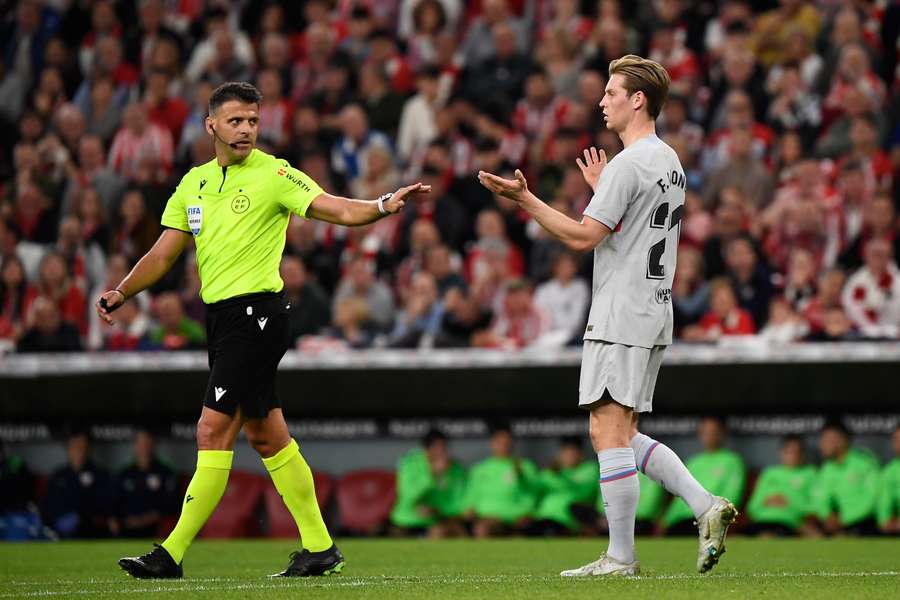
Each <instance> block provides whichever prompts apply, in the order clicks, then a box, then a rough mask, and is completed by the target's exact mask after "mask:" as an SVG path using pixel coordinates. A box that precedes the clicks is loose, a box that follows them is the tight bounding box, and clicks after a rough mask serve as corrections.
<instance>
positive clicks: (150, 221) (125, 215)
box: [110, 189, 159, 262]
mask: <svg viewBox="0 0 900 600" xmlns="http://www.w3.org/2000/svg"><path fill="white" fill-rule="evenodd" d="M119 219H120V221H119V225H118V227H117V228H116V231H115V232H114V235H113V239H112V245H111V247H110V250H111V251H112V252H115V253H117V254H124V255H125V257H126V258H127V259H128V260H129V261H131V262H137V260H138V259H139V258H141V257H142V256H143V255H144V254H146V253H147V251H148V250H150V248H151V247H152V246H153V244H155V243H156V238H157V237H159V224H158V223H157V219H156V217H155V216H154V215H152V214H151V213H150V212H148V210H147V203H146V200H145V199H144V195H143V194H142V193H141V192H140V190H136V189H132V190H129V191H127V192H125V195H124V196H123V197H122V202H121V204H120V205H119Z"/></svg>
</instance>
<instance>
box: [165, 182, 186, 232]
mask: <svg viewBox="0 0 900 600" xmlns="http://www.w3.org/2000/svg"><path fill="white" fill-rule="evenodd" d="M189 176H190V172H188V174H187V175H185V176H184V177H182V178H181V181H180V182H179V183H178V187H176V188H175V191H174V192H172V195H171V196H170V197H169V201H168V202H166V208H165V210H163V214H162V219H160V223H162V226H163V227H168V228H170V229H178V230H179V231H184V232H185V233H190V232H191V227H190V225H188V218H187V209H186V208H185V199H184V196H185V189H186V188H187V184H186V183H185V181H186V180H187V179H188V177H189Z"/></svg>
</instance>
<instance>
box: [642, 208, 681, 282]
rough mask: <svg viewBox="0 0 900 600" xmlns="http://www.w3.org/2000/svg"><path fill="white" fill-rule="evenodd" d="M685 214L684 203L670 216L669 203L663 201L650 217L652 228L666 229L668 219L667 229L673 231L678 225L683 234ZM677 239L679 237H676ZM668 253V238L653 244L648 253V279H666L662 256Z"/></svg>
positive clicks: (679, 233)
mask: <svg viewBox="0 0 900 600" xmlns="http://www.w3.org/2000/svg"><path fill="white" fill-rule="evenodd" d="M683 214H684V204H682V205H680V206H677V207H676V208H675V210H673V211H672V216H671V218H670V217H669V203H668V202H663V203H662V204H660V205H659V206H657V207H656V210H654V211H653V215H651V217H650V229H666V221H668V222H669V223H668V229H667V231H671V230H672V229H673V228H674V227H678V235H679V236H680V235H681V217H682V215H683ZM676 239H677V238H676ZM665 253H666V238H665V237H663V239H661V240H659V241H658V242H656V243H655V244H653V245H652V246H650V251H649V252H648V253H647V279H664V278H665V276H666V268H665V266H664V265H663V264H662V258H663V256H664V255H665Z"/></svg>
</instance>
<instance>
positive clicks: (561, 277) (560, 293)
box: [534, 252, 591, 347]
mask: <svg viewBox="0 0 900 600" xmlns="http://www.w3.org/2000/svg"><path fill="white" fill-rule="evenodd" d="M578 267H579V262H578V257H577V255H573V254H571V253H569V252H561V253H560V254H558V255H557V256H556V259H555V260H554V261H553V278H552V279H550V280H549V281H546V282H544V283H542V284H540V285H538V286H537V288H536V289H535V292H534V305H535V306H536V307H537V308H538V310H540V311H541V312H543V313H544V314H545V315H547V316H548V317H549V318H550V325H549V326H548V328H547V331H546V332H545V333H544V334H543V335H542V336H541V338H540V339H539V340H538V341H537V342H536V343H537V344H540V345H542V346H547V347H559V346H563V345H566V344H568V343H569V342H571V341H572V340H575V339H579V338H580V336H581V334H582V333H583V329H584V321H585V318H586V316H587V307H588V303H589V302H590V298H591V292H590V289H589V288H588V284H587V283H586V282H585V281H584V280H583V279H581V278H580V277H578Z"/></svg>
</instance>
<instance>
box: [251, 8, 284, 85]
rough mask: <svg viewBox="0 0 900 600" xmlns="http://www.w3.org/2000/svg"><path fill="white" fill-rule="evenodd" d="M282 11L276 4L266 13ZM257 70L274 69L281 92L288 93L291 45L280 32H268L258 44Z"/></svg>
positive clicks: (267, 9)
mask: <svg viewBox="0 0 900 600" xmlns="http://www.w3.org/2000/svg"><path fill="white" fill-rule="evenodd" d="M273 9H274V10H278V11H280V10H283V9H282V8H281V7H280V6H278V5H277V4H270V5H269V6H268V7H267V8H266V12H271V11H272V10H273ZM258 57H259V69H260V70H262V69H274V70H275V72H276V73H278V76H279V77H281V85H282V86H283V87H282V89H283V90H287V91H290V89H291V87H292V84H291V44H290V42H289V41H288V38H287V36H286V35H284V34H283V33H282V32H280V31H270V32H268V33H265V34H264V35H263V36H262V39H261V40H260V42H259V51H258Z"/></svg>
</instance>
